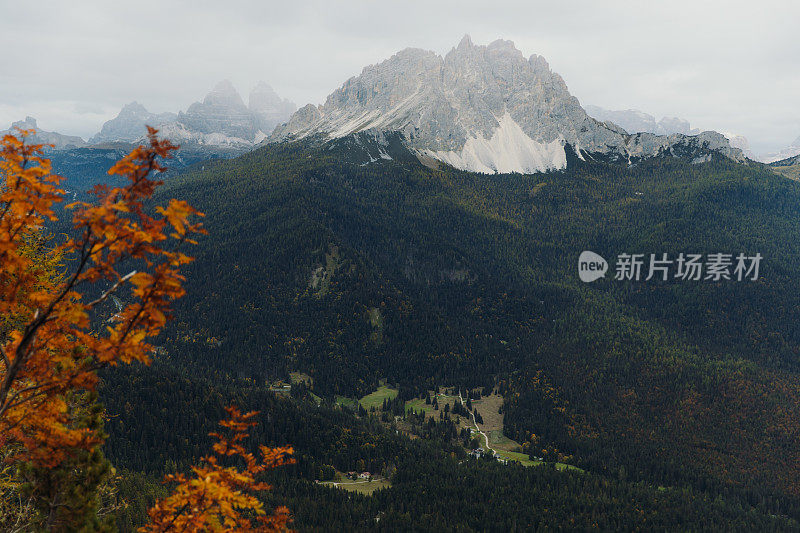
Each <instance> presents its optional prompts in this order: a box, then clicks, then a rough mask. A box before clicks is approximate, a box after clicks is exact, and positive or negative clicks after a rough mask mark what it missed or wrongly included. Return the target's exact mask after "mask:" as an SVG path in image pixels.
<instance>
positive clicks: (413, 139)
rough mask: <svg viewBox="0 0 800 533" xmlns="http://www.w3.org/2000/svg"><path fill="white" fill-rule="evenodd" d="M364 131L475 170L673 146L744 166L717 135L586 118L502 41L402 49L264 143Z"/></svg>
mask: <svg viewBox="0 0 800 533" xmlns="http://www.w3.org/2000/svg"><path fill="white" fill-rule="evenodd" d="M366 130H377V131H397V132H400V133H401V134H402V135H403V136H404V137H405V139H406V143H407V146H408V147H409V148H411V149H412V150H414V151H415V152H416V153H417V154H419V155H420V156H423V157H427V158H431V159H434V160H437V161H440V162H442V163H446V164H449V165H452V166H454V167H456V168H460V169H464V170H470V171H475V172H520V173H532V172H540V171H546V170H551V169H560V168H565V167H566V153H565V150H566V147H567V146H569V147H571V149H572V150H574V151H575V152H576V153H577V154H578V155H579V156H580V157H585V156H588V157H595V158H596V157H603V158H608V159H611V160H623V161H628V162H633V161H635V160H638V159H641V158H645V157H650V156H653V155H656V154H659V153H662V152H669V151H670V150H673V149H674V148H675V147H676V146H678V145H681V146H689V147H691V148H692V149H695V150H696V151H697V152H698V154H700V152H702V153H703V154H706V153H707V152H709V151H713V152H719V153H721V154H723V155H724V156H726V157H730V158H732V159H736V160H744V156H743V155H742V153H741V151H740V150H738V149H735V148H731V146H730V145H729V143H728V141H727V140H726V139H725V137H724V136H723V135H721V134H719V133H716V132H703V133H700V134H698V135H696V136H686V135H683V134H678V133H675V134H672V135H668V136H662V135H655V134H652V133H640V134H635V135H631V134H628V132H626V131H625V130H623V129H622V128H620V127H618V126H616V125H615V124H613V123H609V122H600V121H598V120H595V119H593V118H592V117H590V116H589V115H588V114H587V113H586V111H585V110H584V109H583V108H582V107H581V105H580V103H579V102H578V100H577V98H575V97H574V96H572V95H571V94H570V93H569V90H568V89H567V85H566V83H565V82H564V80H563V79H562V78H561V76H559V75H558V74H557V73H555V72H553V71H552V70H551V69H550V67H549V65H548V63H547V61H546V60H545V59H544V58H543V57H541V56H538V55H535V54H534V55H532V56H531V57H530V58H527V59H526V58H525V57H524V56H523V55H522V53H521V52H520V51H519V50H517V49H516V47H515V46H514V44H513V43H512V42H510V41H503V40H497V41H494V42H493V43H491V44H489V45H487V46H479V45H475V44H473V43H472V41H471V39H470V38H469V36H465V37H464V38H463V39H462V41H461V42H460V43H459V45H458V46H457V47H456V48H453V49H452V50H451V51H450V52H449V53H447V54H446V55H445V56H444V57H442V56H439V55H437V54H436V53H435V52H431V51H426V50H421V49H415V48H409V49H406V50H402V51H400V52H398V53H397V54H395V55H394V56H392V57H391V58H389V59H387V60H385V61H383V62H381V63H378V64H377V65H371V66H368V67H366V68H364V70H363V71H362V73H361V74H360V75H359V76H356V77H353V78H350V79H349V80H347V81H346V82H345V83H344V84H343V85H342V86H341V87H340V88H339V89H337V90H336V91H334V92H333V93H332V94H331V95H330V96H328V98H327V100H326V102H325V104H324V105H321V106H314V105H307V106H305V107H303V108H301V109H300V110H298V111H297V112H296V113H295V114H294V115H293V116H292V117H291V119H290V120H289V121H288V122H287V123H286V124H284V125H282V126H279V127H277V128H276V129H275V131H274V132H273V133H272V135H271V136H270V137H269V142H281V141H287V140H298V139H303V138H307V137H312V136H313V137H319V138H323V139H334V138H340V137H344V136H347V135H350V134H353V133H356V132H362V131H366Z"/></svg>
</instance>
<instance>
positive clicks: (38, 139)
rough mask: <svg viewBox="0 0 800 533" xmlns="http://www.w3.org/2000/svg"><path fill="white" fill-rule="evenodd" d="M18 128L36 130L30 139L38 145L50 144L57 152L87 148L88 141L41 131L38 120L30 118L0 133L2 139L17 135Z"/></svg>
mask: <svg viewBox="0 0 800 533" xmlns="http://www.w3.org/2000/svg"><path fill="white" fill-rule="evenodd" d="M16 128H19V129H21V130H36V134H35V135H34V136H33V137H31V138H30V141H31V142H33V143H38V144H50V145H52V147H53V149H55V150H62V149H67V148H80V147H82V146H86V141H84V140H83V139H82V138H80V137H77V136H75V135H62V134H61V133H57V132H55V131H45V130H43V129H40V128H39V125H38V124H37V123H36V119H35V118H33V117H30V116H28V117H25V120H18V121H16V122H14V123H12V124H11V127H10V128H9V129H7V130H5V131H0V137H2V136H3V135H6V134H8V133H12V134H14V133H16Z"/></svg>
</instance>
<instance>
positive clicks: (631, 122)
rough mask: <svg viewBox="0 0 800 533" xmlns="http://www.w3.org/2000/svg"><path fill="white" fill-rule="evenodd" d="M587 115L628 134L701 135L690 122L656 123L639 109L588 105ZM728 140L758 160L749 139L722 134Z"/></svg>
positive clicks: (673, 119)
mask: <svg viewBox="0 0 800 533" xmlns="http://www.w3.org/2000/svg"><path fill="white" fill-rule="evenodd" d="M586 113H588V114H589V116H591V117H592V118H595V119H597V120H599V121H601V122H613V123H614V124H616V125H617V126H619V127H621V128H622V129H624V130H625V131H626V132H628V133H654V134H656V135H674V134H676V133H678V134H681V135H699V134H700V133H701V131H700V130H699V129H697V128H692V126H691V124H690V123H689V121H688V120H685V119H682V118H678V117H663V118H661V120H659V121H656V118H655V117H654V116H653V115H650V114H648V113H645V112H643V111H639V110H638V109H623V110H611V109H605V108H602V107H599V106H596V105H587V106H586ZM720 133H722V135H724V136H725V138H726V139H728V143H729V144H730V145H731V147H732V148H738V149H739V150H741V151H742V154H743V155H744V156H746V157H748V158H750V159H753V160H756V161H757V160H758V158H757V157H756V155H755V154H753V152H752V151H751V150H750V142H749V141H748V140H747V137H744V136H743V135H739V134H736V133H727V132H720Z"/></svg>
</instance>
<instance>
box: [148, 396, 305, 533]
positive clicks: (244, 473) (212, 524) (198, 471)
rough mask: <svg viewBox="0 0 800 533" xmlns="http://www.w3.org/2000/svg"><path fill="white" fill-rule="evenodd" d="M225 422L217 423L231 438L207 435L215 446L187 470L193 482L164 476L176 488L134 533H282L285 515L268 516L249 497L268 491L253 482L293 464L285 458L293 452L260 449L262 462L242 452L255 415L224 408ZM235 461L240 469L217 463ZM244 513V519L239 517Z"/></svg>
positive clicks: (281, 512) (278, 511) (280, 511)
mask: <svg viewBox="0 0 800 533" xmlns="http://www.w3.org/2000/svg"><path fill="white" fill-rule="evenodd" d="M226 411H227V412H228V416H229V419H228V420H224V421H222V422H220V425H221V426H222V427H224V428H226V429H227V430H228V431H229V433H230V436H225V435H222V434H220V433H211V436H212V437H216V438H217V439H218V442H217V443H215V444H214V446H213V450H214V453H215V454H216V456H215V455H209V456H206V457H204V458H203V463H204V464H203V465H202V466H195V467H192V472H193V473H194V477H191V478H188V477H186V476H184V475H183V474H177V475H169V476H167V477H166V481H167V482H177V483H178V486H177V487H176V488H175V490H174V491H173V493H172V494H171V495H170V496H168V497H167V498H165V499H163V500H161V501H159V502H157V503H156V505H155V506H154V507H153V508H152V509H150V511H149V513H148V514H149V515H150V520H151V523H150V524H148V525H147V526H145V527H143V528H141V529H140V530H139V531H141V532H144V533H147V532H152V533H156V532H157V533H162V532H166V531H186V532H194V531H225V530H230V531H245V532H247V531H257V532H264V533H267V532H277V531H285V530H286V527H287V524H288V522H289V510H288V509H286V508H285V507H279V508H277V509H276V510H275V511H274V512H273V514H271V515H268V514H267V513H266V511H265V510H264V506H263V505H262V503H261V502H260V501H259V500H258V499H257V498H256V497H255V495H254V494H253V493H254V492H259V491H267V490H270V488H271V487H270V485H268V484H266V483H263V482H258V481H256V476H257V475H258V474H260V473H262V472H264V471H265V470H268V469H271V468H275V467H278V466H281V465H286V464H291V463H294V459H292V458H291V457H289V455H291V454H292V448H267V447H266V446H261V447H260V452H261V459H260V460H257V459H256V458H255V456H254V455H253V454H251V453H249V452H247V450H246V449H245V448H244V447H243V446H242V444H241V443H242V441H243V440H244V439H245V438H246V437H247V428H249V427H251V426H254V425H255V424H256V423H255V422H254V421H253V420H252V419H253V418H254V417H255V416H256V415H257V414H258V413H257V412H249V413H245V414H243V413H241V412H240V411H239V410H238V409H237V408H235V407H228V408H226ZM226 458H238V459H239V461H240V462H243V463H244V469H243V470H241V469H239V468H236V467H233V466H228V467H224V466H222V465H221V464H220V460H222V461H225V460H226ZM243 513H245V514H243ZM248 515H253V518H250V517H248Z"/></svg>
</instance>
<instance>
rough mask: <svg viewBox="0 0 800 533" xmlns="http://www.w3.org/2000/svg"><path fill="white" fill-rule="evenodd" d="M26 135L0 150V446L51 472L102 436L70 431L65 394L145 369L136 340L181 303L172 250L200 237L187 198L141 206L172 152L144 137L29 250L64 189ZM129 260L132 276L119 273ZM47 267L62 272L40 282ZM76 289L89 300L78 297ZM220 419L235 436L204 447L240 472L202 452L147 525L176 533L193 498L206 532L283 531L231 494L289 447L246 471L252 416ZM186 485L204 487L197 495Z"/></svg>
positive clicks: (183, 260)
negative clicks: (234, 460) (112, 369)
mask: <svg viewBox="0 0 800 533" xmlns="http://www.w3.org/2000/svg"><path fill="white" fill-rule="evenodd" d="M32 134H33V131H22V130H20V131H19V136H15V135H6V136H5V137H3V138H2V141H0V449H4V450H7V451H8V450H11V451H12V455H11V456H10V458H11V460H13V461H25V462H30V463H32V464H33V465H34V466H36V467H41V468H52V467H56V466H57V465H59V464H61V463H62V462H63V461H64V460H65V459H66V458H67V454H68V453H69V450H75V449H85V450H89V449H92V448H93V447H96V446H97V445H98V444H100V443H101V442H102V435H100V434H97V433H95V432H92V431H90V430H88V429H81V428H76V427H74V424H73V423H72V418H73V417H72V414H73V413H72V412H71V407H70V405H69V404H68V401H67V398H68V395H69V393H71V392H72V391H92V390H94V389H95V388H96V385H97V381H98V378H97V373H96V372H97V370H98V369H100V368H102V367H104V366H113V365H116V364H119V363H131V362H133V361H140V362H143V363H148V362H149V359H150V354H151V352H152V351H153V346H152V345H150V344H149V343H148V339H152V338H153V337H155V336H156V335H158V334H159V333H160V331H161V330H162V328H163V327H164V325H165V323H166V320H167V318H168V316H169V311H170V305H171V304H172V302H174V301H175V300H176V299H177V298H180V297H181V296H183V294H184V289H183V287H182V282H183V281H184V277H183V276H182V275H181V273H180V270H181V267H183V266H184V265H186V264H187V263H189V262H190V261H191V258H190V257H188V256H187V255H185V254H183V253H182V252H180V251H179V246H180V245H181V244H183V243H193V242H194V241H193V240H192V237H193V236H194V235H196V234H199V233H204V232H205V231H204V230H203V228H202V226H201V225H200V224H199V223H194V222H192V221H191V218H192V217H193V216H202V214H201V213H198V212H197V211H196V210H195V209H193V208H192V207H191V206H189V205H188V204H187V203H186V202H183V201H180V200H175V199H172V200H170V201H169V202H168V204H167V205H166V206H157V207H155V208H154V209H153V211H146V210H145V202H146V201H148V200H149V199H150V198H151V196H152V195H153V192H154V191H155V189H156V187H158V186H159V185H161V184H162V182H161V181H160V180H158V179H156V178H154V176H155V175H157V173H159V172H162V171H163V170H165V169H164V167H163V166H162V165H161V161H162V160H164V159H167V158H169V157H170V156H171V152H172V151H174V150H175V149H177V147H176V146H174V145H173V144H171V143H170V142H169V141H167V140H162V139H159V138H158V137H157V135H156V134H157V131H156V130H155V129H153V128H148V137H149V146H139V147H137V148H135V149H134V150H133V151H132V152H131V153H130V154H129V155H127V156H126V157H124V158H123V159H122V160H120V161H119V162H117V163H116V164H115V165H114V166H113V167H112V168H111V169H110V170H109V174H111V175H116V176H121V177H124V178H126V179H127V184H126V185H125V186H123V187H108V186H97V187H95V189H94V190H93V191H92V192H93V194H94V195H95V196H96V200H95V201H93V202H82V201H81V202H75V203H73V204H71V205H69V206H67V208H69V209H72V210H73V212H74V215H73V227H74V231H73V235H74V237H72V238H66V239H65V240H64V242H63V243H62V244H59V245H57V246H54V247H49V248H46V249H44V250H43V249H42V247H41V246H39V247H32V246H31V242H34V243H39V244H41V238H40V237H41V232H42V227H43V226H44V224H45V223H46V222H47V221H55V220H57V216H56V212H55V210H54V206H55V204H56V203H57V202H61V201H62V199H63V196H64V194H65V192H64V191H63V190H62V189H60V188H59V186H58V185H59V183H60V182H61V180H62V178H61V177H59V176H56V175H53V174H52V172H51V170H52V169H51V164H50V161H49V160H47V159H46V158H44V157H42V146H41V145H31V144H27V143H26V138H27V137H29V136H31V135H32ZM151 213H154V214H151ZM32 250H34V252H33V253H32ZM42 265H47V268H46V269H43V268H42ZM131 265H135V266H136V268H138V269H139V270H129V269H130V268H133V267H132V266H131ZM126 266H127V268H126ZM55 267H57V268H55ZM43 270H46V271H47V272H48V273H50V275H43ZM54 270H61V272H58V275H52V272H53V271H54ZM126 271H127V273H126ZM88 291H93V292H92V294H94V295H95V297H94V299H91V300H90V299H89V298H88V297H86V294H87V292H88ZM120 291H128V292H127V293H126V294H125V296H124V299H125V300H126V301H127V302H128V303H127V305H125V306H124V307H123V308H122V309H121V310H119V312H118V313H116V314H115V315H114V316H113V317H112V318H111V319H109V320H98V318H100V319H102V318H104V317H102V316H99V313H101V312H102V308H101V307H100V306H101V305H102V304H103V303H104V302H105V301H106V300H107V299H109V298H110V297H111V296H112V295H114V294H115V293H119V292H120ZM118 301H119V300H118ZM98 323H102V324H103V325H102V327H98V325H97V324H98ZM98 329H100V331H98ZM230 414H231V417H232V418H231V420H230V421H228V422H225V423H224V424H223V425H224V426H225V427H227V428H229V429H231V430H232V431H234V437H233V438H231V439H224V438H222V437H220V442H219V443H218V444H217V445H215V447H214V451H215V452H216V453H217V454H218V455H220V456H231V455H238V456H240V457H241V458H242V459H244V461H245V463H246V465H247V466H246V470H245V471H244V472H238V471H237V470H235V469H232V468H226V467H223V466H221V465H219V464H218V463H217V462H216V460H215V459H214V458H213V457H212V458H207V459H206V464H205V465H204V466H202V467H198V468H196V469H195V470H194V471H195V473H197V474H198V476H200V478H199V479H200V482H199V483H200V485H198V484H197V483H194V482H192V481H190V482H187V485H186V486H184V485H183V481H185V480H184V479H183V478H182V477H180V476H178V477H175V478H173V479H174V480H175V481H178V482H179V483H181V484H180V485H179V486H178V490H177V492H176V493H175V494H174V495H173V496H171V497H170V498H168V499H167V500H165V502H164V503H163V504H162V506H161V507H158V506H157V507H156V508H155V509H154V511H153V517H154V519H156V520H157V521H156V522H154V524H153V526H152V528H151V529H149V530H152V531H163V530H167V529H170V528H166V529H164V527H166V526H165V525H164V524H167V523H173V524H184V523H186V524H187V527H188V525H189V524H190V523H191V522H186V520H187V518H186V517H187V516H192V517H194V516H195V515H194V514H192V512H194V509H195V508H196V505H195V504H196V502H198V501H200V502H201V503H203V505H204V507H203V508H205V507H208V508H209V509H215V510H218V512H217V514H216V515H215V516H219V517H220V518H219V521H218V522H214V519H213V518H208V519H207V522H206V523H207V524H208V526H209V527H210V528H212V529H225V528H228V527H229V526H231V525H232V526H233V527H234V528H235V529H241V528H240V527H239V526H240V525H241V524H244V523H245V522H244V521H243V520H244V519H242V518H240V517H239V515H238V514H237V513H238V511H237V510H240V509H241V510H246V511H248V512H252V513H254V514H256V515H259V517H258V518H259V519H258V523H257V524H258V526H257V527H258V528H260V529H256V528H254V530H259V531H273V530H277V529H279V528H283V527H284V526H285V524H286V522H287V520H288V511H286V510H285V509H281V510H279V512H278V513H276V514H275V515H273V516H270V517H266V516H265V513H264V512H263V510H262V509H261V507H260V504H258V502H257V501H256V500H255V499H253V498H252V497H250V496H244V495H242V493H241V491H242V490H245V489H252V490H255V491H259V490H266V489H267V488H268V487H267V486H266V485H264V484H261V483H256V482H255V479H254V476H255V475H256V474H258V473H259V472H261V471H262V470H264V469H266V468H270V467H272V466H277V465H279V464H284V463H286V462H287V459H286V458H285V456H286V454H288V453H291V450H287V449H277V450H269V449H267V448H262V454H263V460H262V461H261V462H257V461H256V460H255V459H254V458H253V457H252V456H251V455H249V454H246V453H245V452H244V450H243V449H242V448H241V446H240V444H239V443H240V441H241V439H242V438H244V437H242V436H241V435H242V434H243V432H244V430H245V429H246V427H248V426H249V425H252V422H251V421H250V419H251V418H252V416H253V414H252V413H251V414H247V415H241V414H240V413H238V411H235V410H231V411H230ZM226 488H230V490H231V491H232V492H230V493H228V492H226ZM199 489H208V491H207V492H203V493H202V494H198V493H197V492H196V490H199ZM198 498H200V500H198ZM170 512H173V513H174V515H173V516H170V515H169V513H170ZM187 512H188V513H189V514H187ZM207 516H209V517H210V516H211V515H207ZM191 520H196V519H195V518H192V519H191ZM248 523H249V522H248ZM153 528H154V529H153ZM270 528H271V529H270ZM180 530H181V531H185V530H186V527H183V526H182V527H181V529H180Z"/></svg>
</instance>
